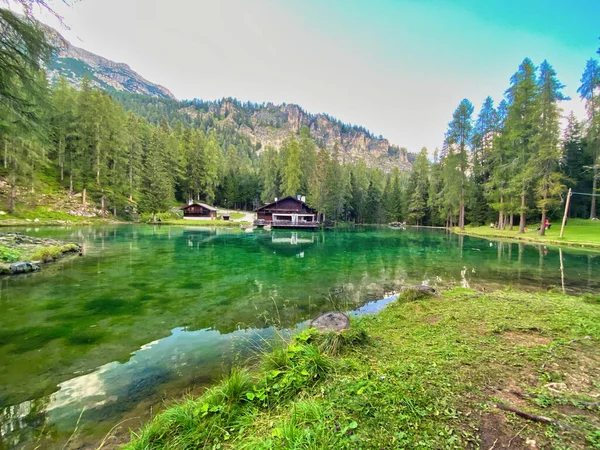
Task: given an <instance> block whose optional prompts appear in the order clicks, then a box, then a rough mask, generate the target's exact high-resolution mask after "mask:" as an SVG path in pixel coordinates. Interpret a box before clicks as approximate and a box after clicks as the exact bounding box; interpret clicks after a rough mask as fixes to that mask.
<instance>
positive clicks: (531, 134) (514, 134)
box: [503, 58, 540, 233]
mask: <svg viewBox="0 0 600 450" xmlns="http://www.w3.org/2000/svg"><path fill="white" fill-rule="evenodd" d="M535 73H536V68H535V66H534V65H533V63H532V62H531V60H530V59H529V58H525V59H524V60H523V62H522V63H521V65H520V66H519V70H518V71H517V72H516V73H515V74H514V75H513V76H512V77H511V87H510V88H509V89H508V90H507V91H506V95H507V98H508V110H507V115H506V120H505V123H504V129H503V135H504V137H505V138H506V146H507V151H506V157H507V159H508V160H509V161H508V167H507V169H508V172H507V173H508V174H509V175H510V179H509V185H510V187H509V189H510V190H512V191H513V192H518V195H519V196H520V199H521V202H520V207H519V214H520V222H519V233H525V225H526V214H527V195H528V193H529V190H530V188H531V186H532V184H533V181H534V177H533V170H532V164H531V158H532V156H533V155H535V153H536V147H535V137H536V135H537V133H538V127H539V123H540V117H539V116H540V108H539V107H538V93H539V86H538V83H537V80H536V76H535Z"/></svg>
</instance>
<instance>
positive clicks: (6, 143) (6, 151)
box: [4, 138, 8, 169]
mask: <svg viewBox="0 0 600 450" xmlns="http://www.w3.org/2000/svg"><path fill="white" fill-rule="evenodd" d="M7 167H8V139H7V138H4V168H5V169H6V168H7Z"/></svg>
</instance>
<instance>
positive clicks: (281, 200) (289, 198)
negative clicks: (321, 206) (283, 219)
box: [254, 195, 315, 212]
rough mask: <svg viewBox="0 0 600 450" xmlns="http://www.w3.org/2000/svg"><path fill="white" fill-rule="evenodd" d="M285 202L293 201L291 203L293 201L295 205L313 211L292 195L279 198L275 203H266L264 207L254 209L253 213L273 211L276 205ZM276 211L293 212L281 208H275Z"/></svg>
mask: <svg viewBox="0 0 600 450" xmlns="http://www.w3.org/2000/svg"><path fill="white" fill-rule="evenodd" d="M285 200H293V201H295V202H297V203H300V204H301V205H302V206H305V207H306V209H308V210H310V211H315V210H314V209H313V208H311V207H310V206H308V205H307V204H306V203H304V202H303V201H302V200H298V199H297V198H296V197H294V196H292V195H288V196H287V197H284V198H281V199H279V200H277V201H275V202H271V203H267V204H266V205H263V206H261V207H259V208H256V209H255V210H254V211H260V210H263V209H275V208H277V205H278V204H279V203H281V202H283V201H285ZM273 207H275V208H273ZM277 209H279V210H280V211H286V212H288V211H289V212H292V211H294V210H291V209H282V208H277Z"/></svg>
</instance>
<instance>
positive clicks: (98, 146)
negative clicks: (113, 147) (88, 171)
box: [96, 123, 100, 184]
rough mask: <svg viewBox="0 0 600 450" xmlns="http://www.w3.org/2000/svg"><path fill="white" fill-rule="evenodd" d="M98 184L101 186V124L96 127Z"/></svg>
mask: <svg viewBox="0 0 600 450" xmlns="http://www.w3.org/2000/svg"><path fill="white" fill-rule="evenodd" d="M96 183H98V184H100V124H99V123H98V124H97V125H96Z"/></svg>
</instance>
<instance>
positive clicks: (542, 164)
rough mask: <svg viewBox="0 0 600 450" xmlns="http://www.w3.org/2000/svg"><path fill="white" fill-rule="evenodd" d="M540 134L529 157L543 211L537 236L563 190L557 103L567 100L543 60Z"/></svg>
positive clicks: (554, 75)
mask: <svg viewBox="0 0 600 450" xmlns="http://www.w3.org/2000/svg"><path fill="white" fill-rule="evenodd" d="M538 84H539V101H538V104H539V108H540V114H539V116H540V125H539V133H538V134H537V135H536V136H535V140H534V145H535V147H536V149H537V153H536V154H535V155H534V156H533V158H532V166H533V170H534V174H535V178H536V179H537V183H536V186H535V190H536V194H537V205H538V208H539V209H540V210H541V212H542V221H541V225H540V233H539V235H540V236H543V235H544V234H545V231H546V227H545V223H546V217H547V214H548V210H549V209H550V208H551V207H552V206H554V205H555V204H556V203H558V202H559V198H560V195H561V193H562V191H563V189H564V185H563V183H562V176H561V174H560V172H559V171H558V164H559V161H560V158H561V148H560V112H561V109H560V108H559V106H558V102H560V101H562V100H567V98H566V97H565V96H564V95H563V93H562V89H563V88H564V85H563V84H562V83H561V82H560V81H558V79H557V78H556V72H555V70H554V68H553V67H552V66H551V65H550V64H549V63H548V61H546V60H544V61H543V62H542V64H541V65H540V77H539V81H538Z"/></svg>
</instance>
